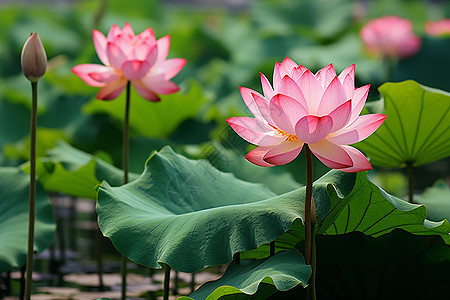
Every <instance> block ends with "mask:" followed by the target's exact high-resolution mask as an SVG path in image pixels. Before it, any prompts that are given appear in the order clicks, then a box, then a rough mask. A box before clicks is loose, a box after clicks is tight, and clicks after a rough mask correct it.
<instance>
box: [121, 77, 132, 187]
mask: <svg viewBox="0 0 450 300" xmlns="http://www.w3.org/2000/svg"><path fill="white" fill-rule="evenodd" d="M130 90H131V85H130V82H129V81H128V83H127V92H126V93H127V94H126V100H125V118H124V120H123V151H122V167H123V183H124V184H126V183H128V156H129V155H128V151H129V148H130V138H129V134H128V132H129V123H130Z"/></svg>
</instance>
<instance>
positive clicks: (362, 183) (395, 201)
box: [241, 171, 450, 259]
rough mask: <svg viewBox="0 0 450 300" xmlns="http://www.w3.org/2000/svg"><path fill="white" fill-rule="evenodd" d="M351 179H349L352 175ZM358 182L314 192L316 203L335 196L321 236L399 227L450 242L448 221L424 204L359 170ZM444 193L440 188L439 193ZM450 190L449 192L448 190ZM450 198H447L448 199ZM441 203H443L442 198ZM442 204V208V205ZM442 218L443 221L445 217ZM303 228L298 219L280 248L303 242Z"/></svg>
mask: <svg viewBox="0 0 450 300" xmlns="http://www.w3.org/2000/svg"><path fill="white" fill-rule="evenodd" d="M333 172H335V174H345V175H342V177H341V178H346V177H347V176H349V174H346V173H342V172H337V171H333ZM330 173H331V172H330ZM347 180H349V178H348V177H347ZM354 182H355V183H354V186H353V189H352V190H351V192H344V193H342V192H341V193H340V195H339V194H338V193H337V192H336V190H335V189H336V188H339V187H340V186H341V185H344V186H347V187H351V186H352V185H351V184H350V182H345V181H343V180H341V181H335V182H334V184H333V186H331V185H329V186H328V195H329V198H327V197H319V198H318V197H317V195H314V199H315V203H316V205H317V203H318V200H319V199H320V200H319V201H330V200H329V199H331V207H330V206H328V207H329V210H327V215H326V217H325V218H319V222H318V224H317V228H316V232H317V234H318V235H338V234H345V233H350V232H362V233H364V234H366V235H368V236H373V237H379V236H382V235H385V234H387V233H389V232H391V231H392V230H394V229H395V228H399V229H403V230H405V231H408V232H410V233H413V234H416V235H440V236H442V237H443V239H444V240H445V241H446V242H447V243H449V244H450V236H449V233H450V225H449V223H448V221H442V222H433V221H430V220H428V219H426V217H427V209H426V208H425V206H424V205H417V204H410V203H407V202H405V201H403V200H401V199H399V198H396V197H394V196H392V195H389V194H388V193H386V192H385V191H383V190H381V189H380V188H379V187H378V186H377V185H375V184H374V183H372V182H371V181H369V179H368V178H367V174H366V172H360V173H357V174H356V180H355V181H354ZM441 188H442V187H441ZM441 188H440V189H441ZM447 189H448V187H447ZM313 191H314V190H313ZM441 192H442V191H441V190H440V191H439V192H438V193H439V194H440V193H441ZM446 192H447V193H448V191H446ZM444 193H445V192H444ZM436 194H437V193H433V197H435V198H437V197H436ZM343 195H345V196H343ZM427 199H428V197H427ZM448 199H449V198H448V197H447V198H446V200H448ZM447 202H448V201H447ZM327 203H328V202H327ZM328 204H329V203H328ZM439 204H442V203H441V201H440V202H439ZM438 207H439V208H441V207H442V205H441V206H437V208H438ZM441 213H442V212H441ZM438 220H439V221H440V220H442V218H441V219H438ZM302 227H303V225H302V224H301V223H300V222H299V221H295V222H294V223H293V225H292V227H291V228H290V229H289V230H288V231H287V232H286V233H285V234H283V235H282V236H281V237H279V238H278V239H277V240H276V241H275V246H276V251H282V250H287V249H292V248H293V247H295V245H296V244H298V243H300V242H303V241H304V230H303V228H302ZM268 255H269V246H268V245H262V246H260V247H258V249H255V250H252V251H248V252H244V253H242V254H241V257H243V258H254V259H260V258H264V257H267V256H268Z"/></svg>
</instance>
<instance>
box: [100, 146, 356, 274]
mask: <svg viewBox="0 0 450 300" xmlns="http://www.w3.org/2000/svg"><path fill="white" fill-rule="evenodd" d="M342 177H345V178H354V174H344V173H342V172H336V171H333V172H330V173H329V174H327V175H326V176H324V177H322V178H321V179H320V180H318V181H317V182H316V184H315V189H314V199H315V200H316V211H317V216H318V219H322V218H324V217H325V215H326V212H327V211H328V210H329V203H330V201H329V196H328V194H327V191H326V187H327V185H329V184H333V183H334V182H339V181H341V179H342ZM336 186H337V187H338V186H339V185H336ZM348 189H351V185H350V187H348ZM337 193H339V194H340V189H339V190H338V191H337ZM304 197H305V194H304V188H301V189H298V190H295V191H292V192H290V193H286V194H283V195H281V196H276V195H275V194H274V193H273V192H272V191H270V190H269V189H267V188H266V187H264V186H263V185H261V184H254V183H249V182H245V181H241V180H239V179H236V178H235V177H234V175H232V174H227V173H222V172H220V171H218V170H217V169H215V168H214V167H212V166H211V164H210V163H209V162H206V161H203V160H199V161H195V160H189V159H187V158H185V157H183V156H181V155H178V154H176V153H174V152H173V150H172V149H171V148H170V147H165V148H163V149H162V150H161V151H160V152H157V153H154V154H153V155H152V156H151V158H150V159H149V160H148V161H147V164H146V169H145V171H144V173H143V174H142V175H141V176H140V177H139V178H138V179H136V180H135V181H134V182H131V183H129V184H127V185H123V186H121V187H116V188H113V187H110V185H109V184H108V183H106V182H105V183H103V184H102V185H101V186H100V188H99V192H98V201H97V213H98V216H99V217H98V218H99V225H100V229H101V230H102V232H103V234H104V235H105V236H107V237H109V238H110V239H111V240H112V242H113V244H114V245H115V247H116V248H117V249H118V250H119V251H120V252H121V253H122V254H123V255H125V256H126V257H128V258H129V259H131V260H133V261H135V262H137V263H139V264H142V265H146V266H149V267H151V268H160V265H159V264H158V263H165V264H168V265H170V266H171V267H172V268H174V269H176V270H178V271H182V272H195V271H198V270H201V269H203V268H205V267H207V266H212V265H219V264H224V263H228V262H230V261H231V259H232V256H233V254H234V253H236V252H242V251H248V250H251V249H255V248H257V247H258V246H260V245H262V244H265V243H268V242H270V241H273V240H275V239H276V238H277V237H279V236H281V235H282V234H283V233H284V232H285V231H286V230H287V229H289V228H290V227H291V224H292V222H293V221H294V220H296V219H300V218H301V217H302V214H303V206H304Z"/></svg>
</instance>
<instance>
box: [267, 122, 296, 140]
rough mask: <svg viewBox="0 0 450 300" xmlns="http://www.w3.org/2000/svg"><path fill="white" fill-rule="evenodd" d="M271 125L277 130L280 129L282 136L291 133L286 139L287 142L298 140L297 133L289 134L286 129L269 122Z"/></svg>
mask: <svg viewBox="0 0 450 300" xmlns="http://www.w3.org/2000/svg"><path fill="white" fill-rule="evenodd" d="M267 124H269V123H267ZM269 126H270V127H272V128H273V129H275V130H276V131H278V133H279V134H281V135H282V136H285V135H289V136H288V137H287V139H286V140H285V141H286V142H291V141H295V140H298V137H297V136H296V135H295V134H288V133H287V132H286V131H283V130H281V129H278V128H277V127H275V126H273V125H272V124H269Z"/></svg>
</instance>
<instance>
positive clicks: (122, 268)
mask: <svg viewBox="0 0 450 300" xmlns="http://www.w3.org/2000/svg"><path fill="white" fill-rule="evenodd" d="M126 90H127V91H126V99H125V118H124V120H123V141H122V147H123V148H122V169H123V184H126V183H128V156H129V155H128V152H129V148H130V138H129V135H128V132H129V123H130V90H131V83H130V81H128V83H127V89H126ZM127 261H128V260H127V258H126V257H125V256H123V255H122V258H121V263H120V274H121V276H122V297H121V299H122V300H125V299H126V298H127Z"/></svg>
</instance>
